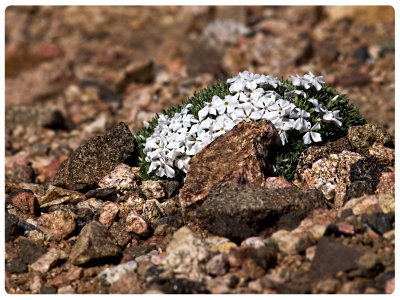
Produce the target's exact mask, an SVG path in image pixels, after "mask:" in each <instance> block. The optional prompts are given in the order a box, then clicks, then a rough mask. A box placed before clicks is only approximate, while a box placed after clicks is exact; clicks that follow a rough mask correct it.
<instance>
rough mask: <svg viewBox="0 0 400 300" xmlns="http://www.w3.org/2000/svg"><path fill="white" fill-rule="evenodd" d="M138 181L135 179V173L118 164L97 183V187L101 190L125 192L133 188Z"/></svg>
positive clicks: (124, 165) (129, 168)
mask: <svg viewBox="0 0 400 300" xmlns="http://www.w3.org/2000/svg"><path fill="white" fill-rule="evenodd" d="M138 179H139V178H136V177H135V173H133V172H132V170H131V167H129V166H128V165H126V164H120V165H118V166H116V167H115V169H114V170H113V171H112V172H111V173H109V174H107V175H106V176H105V177H103V178H102V179H101V180H100V181H99V186H100V187H101V188H115V189H117V190H127V189H132V188H135V187H136V186H137V184H136V181H137V180H138Z"/></svg>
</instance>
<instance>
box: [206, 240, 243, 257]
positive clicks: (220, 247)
mask: <svg viewBox="0 0 400 300" xmlns="http://www.w3.org/2000/svg"><path fill="white" fill-rule="evenodd" d="M236 247H237V245H236V244H235V243H232V242H225V243H222V244H217V245H213V246H211V248H210V251H211V252H220V253H226V254H229V252H230V251H231V249H232V248H236Z"/></svg>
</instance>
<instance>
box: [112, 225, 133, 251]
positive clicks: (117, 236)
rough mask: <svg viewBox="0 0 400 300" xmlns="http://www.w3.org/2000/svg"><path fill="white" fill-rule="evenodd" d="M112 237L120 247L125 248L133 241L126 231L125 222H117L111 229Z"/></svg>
mask: <svg viewBox="0 0 400 300" xmlns="http://www.w3.org/2000/svg"><path fill="white" fill-rule="evenodd" d="M109 232H110V234H111V236H112V237H113V238H114V240H116V241H117V244H118V246H120V247H122V248H124V247H125V246H126V245H128V243H129V242H130V241H131V240H132V237H131V236H130V234H129V233H128V232H127V231H126V226H125V222H124V220H123V219H122V220H119V221H118V222H115V223H114V224H113V225H112V226H111V227H110V229H109Z"/></svg>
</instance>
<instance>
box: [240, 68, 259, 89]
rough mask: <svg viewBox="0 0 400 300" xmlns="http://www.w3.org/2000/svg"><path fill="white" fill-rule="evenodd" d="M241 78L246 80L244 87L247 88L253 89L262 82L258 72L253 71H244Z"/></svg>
mask: <svg viewBox="0 0 400 300" xmlns="http://www.w3.org/2000/svg"><path fill="white" fill-rule="evenodd" d="M243 78H244V79H245V81H246V87H247V88H248V89H249V90H255V89H256V88H257V85H258V84H260V83H261V82H263V78H262V77H261V76H260V74H253V73H248V72H247V73H244V74H243Z"/></svg>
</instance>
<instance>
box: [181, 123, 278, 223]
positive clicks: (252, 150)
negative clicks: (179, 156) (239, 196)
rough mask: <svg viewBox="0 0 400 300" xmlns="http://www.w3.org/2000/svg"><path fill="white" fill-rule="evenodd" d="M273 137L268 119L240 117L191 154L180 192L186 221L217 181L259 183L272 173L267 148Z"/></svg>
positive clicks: (274, 139)
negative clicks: (257, 120)
mask: <svg viewBox="0 0 400 300" xmlns="http://www.w3.org/2000/svg"><path fill="white" fill-rule="evenodd" d="M276 138H277V132H276V130H275V128H274V126H272V124H271V122H269V121H261V122H244V121H243V122H240V123H239V124H237V125H236V126H235V127H233V129H232V130H230V131H228V132H227V133H226V134H223V135H221V136H219V137H218V138H217V139H215V140H214V141H213V142H212V143H211V144H209V145H208V146H207V147H205V148H203V149H202V150H201V151H200V152H199V153H197V154H196V155H195V156H194V157H192V159H191V160H190V162H189V167H188V172H187V174H186V178H185V184H184V186H183V188H182V189H181V190H180V192H179V200H180V202H181V207H182V213H183V217H184V219H185V221H186V222H190V221H191V217H190V215H189V213H190V211H192V210H193V208H194V207H195V206H198V205H200V204H201V203H202V202H203V201H204V200H205V198H206V197H207V195H208V193H209V191H210V190H211V188H212V187H213V186H214V185H215V184H217V183H220V182H227V183H228V182H229V183H247V184H251V185H256V186H261V185H262V184H263V183H264V182H265V179H266V178H267V177H268V176H269V175H272V174H273V168H272V164H271V163H270V155H271V154H270V150H271V148H272V147H273V146H274V145H275V141H276ZM227 158H229V159H227Z"/></svg>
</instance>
